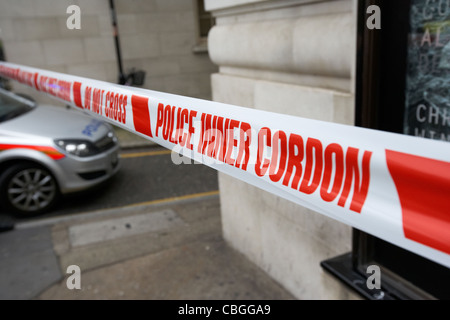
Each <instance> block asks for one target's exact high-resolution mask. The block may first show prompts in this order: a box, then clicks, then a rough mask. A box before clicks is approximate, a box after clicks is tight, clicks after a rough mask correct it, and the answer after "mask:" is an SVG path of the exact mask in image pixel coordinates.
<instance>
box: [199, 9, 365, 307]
mask: <svg viewBox="0 0 450 320" xmlns="http://www.w3.org/2000/svg"><path fill="white" fill-rule="evenodd" d="M205 3H206V8H207V10H211V12H212V14H213V15H214V16H215V18H216V26H215V27H214V28H213V29H212V30H211V32H210V34H209V54H210V57H211V59H212V61H213V62H214V63H216V64H217V65H218V66H219V72H218V73H216V74H214V75H213V76H212V88H213V99H214V100H215V101H219V102H223V103H229V104H235V105H239V106H245V107H249V108H255V109H260V110H266V111H273V112H278V113H285V114H290V115H295V116H299V117H304V118H310V119H317V120H324V121H330V122H336V123H342V124H348V125H353V123H354V92H355V90H354V87H355V85H354V82H355V81H354V80H355V60H356V54H355V51H356V1H353V0H329V1H316V0H277V1H273V0H231V1H225V0H223V1H222V0H206V1H205ZM219 189H220V197H221V203H222V224H223V234H224V237H225V239H226V240H227V241H228V243H230V244H231V245H232V246H233V247H234V248H236V249H237V250H238V251H240V252H241V253H243V254H245V255H246V256H247V257H248V258H249V259H250V260H251V261H253V262H254V263H256V264H257V265H258V266H259V267H261V268H262V269H263V270H265V271H266V272H267V273H268V274H270V275H271V276H272V277H273V278H274V279H275V280H277V281H278V282H279V283H280V284H282V285H283V286H284V287H285V288H286V289H288V290H289V291H290V292H291V293H292V294H294V296H296V297H297V298H299V299H349V298H350V299H352V298H357V296H356V295H355V294H354V293H353V292H352V291H349V290H348V289H347V288H346V287H345V286H344V285H343V284H342V283H340V282H338V281H337V280H336V279H335V278H333V277H331V276H330V275H328V274H327V273H325V272H324V271H323V269H322V268H321V267H320V262H321V261H323V260H325V259H327V258H331V257H334V256H337V255H339V254H343V253H346V252H348V251H350V250H351V242H352V241H351V240H352V230H351V228H350V227H349V226H347V225H344V224H342V223H339V222H337V221H334V220H331V219H329V218H327V217H325V216H322V215H320V214H318V213H316V212H313V211H311V210H309V209H306V208H303V207H301V206H298V205H296V204H294V203H291V202H289V201H287V200H284V199H281V198H279V197H277V196H275V195H273V194H270V193H267V192H265V191H263V190H260V189H258V188H256V187H253V186H251V185H248V184H246V183H244V182H241V181H238V180H236V179H234V178H231V177H229V176H226V175H224V174H219Z"/></svg>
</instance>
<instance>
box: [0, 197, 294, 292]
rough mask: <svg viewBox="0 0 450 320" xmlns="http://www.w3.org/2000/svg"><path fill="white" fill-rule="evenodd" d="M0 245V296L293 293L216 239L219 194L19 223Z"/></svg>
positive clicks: (218, 234) (218, 233)
mask: <svg viewBox="0 0 450 320" xmlns="http://www.w3.org/2000/svg"><path fill="white" fill-rule="evenodd" d="M26 234H28V235H29V236H28V238H24V235H26ZM0 246H1V247H2V249H1V250H0V252H1V254H2V263H1V264H0V275H1V278H0V288H1V295H0V298H1V299H46V300H47V299H161V300H165V299H167V300H172V299H174V300H178V299H183V300H203V299H208V300H209V299H213V300H216V299H224V300H228V299H229V300H240V299H250V300H268V299H274V300H276V299H293V297H292V296H291V295H290V294H289V293H288V292H287V291H285V290H284V289H283V288H282V287H280V286H279V285H278V284H277V283H275V282H274V281H273V280H272V279H271V278H270V277H268V276H267V275H266V273H264V272H263V271H261V270H260V269H258V268H257V267H256V266H255V265H254V264H252V263H251V262H249V261H248V260H247V259H246V258H245V257H244V256H243V255H241V254H239V253H238V252H236V251H235V250H233V249H232V248H230V247H229V246H228V245H227V243H225V241H224V240H223V239H222V236H221V222H220V204H219V197H218V196H217V195H216V196H208V197H204V198H201V199H190V200H181V201H175V202H171V203H165V204H164V203H161V204H156V205H151V206H139V207H129V208H127V209H126V210H123V209H122V210H119V209H112V210H107V211H98V212H95V213H92V214H79V215H74V216H66V217H60V218H53V219H48V220H41V221H36V222H30V223H24V224H22V225H20V224H19V225H17V228H16V230H14V231H9V232H4V233H0ZM5 247H7V248H8V250H7V251H8V252H10V253H11V254H12V255H13V256H15V257H13V256H11V255H9V256H8V255H5V251H4V249H3V248H5ZM69 265H77V266H79V267H80V269H81V289H80V290H76V289H75V290H69V289H68V288H67V286H66V280H67V278H68V277H69V276H70V274H67V273H66V270H67V267H68V266H69Z"/></svg>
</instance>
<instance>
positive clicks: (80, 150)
mask: <svg viewBox="0 0 450 320" xmlns="http://www.w3.org/2000/svg"><path fill="white" fill-rule="evenodd" d="M55 144H56V145H57V146H58V147H59V148H61V149H62V150H64V151H66V152H67V153H70V154H73V155H74V156H77V157H89V156H93V155H95V154H97V153H98V149H97V147H96V146H95V145H94V144H93V143H91V142H90V141H87V140H63V139H61V140H55Z"/></svg>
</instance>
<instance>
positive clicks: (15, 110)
mask: <svg viewBox="0 0 450 320" xmlns="http://www.w3.org/2000/svg"><path fill="white" fill-rule="evenodd" d="M33 107H34V103H33V102H31V101H29V100H27V99H25V98H22V97H19V96H15V95H14V94H13V93H10V92H8V91H5V90H1V89H0V123H2V122H5V121H8V120H11V119H13V118H15V117H18V116H20V115H22V114H24V113H27V112H28V111H30V110H32V109H33Z"/></svg>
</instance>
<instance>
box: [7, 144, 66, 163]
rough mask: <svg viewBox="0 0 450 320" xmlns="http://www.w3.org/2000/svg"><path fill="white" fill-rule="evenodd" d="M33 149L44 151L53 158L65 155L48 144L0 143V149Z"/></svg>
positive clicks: (58, 158)
mask: <svg viewBox="0 0 450 320" xmlns="http://www.w3.org/2000/svg"><path fill="white" fill-rule="evenodd" d="M16 148H20V149H31V150H36V151H39V152H42V153H44V154H46V155H47V156H49V157H50V158H52V159H53V160H60V159H62V158H64V157H65V155H64V154H62V153H61V152H59V151H58V150H56V149H55V148H52V147H46V146H31V145H19V144H0V151H5V150H10V149H16Z"/></svg>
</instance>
